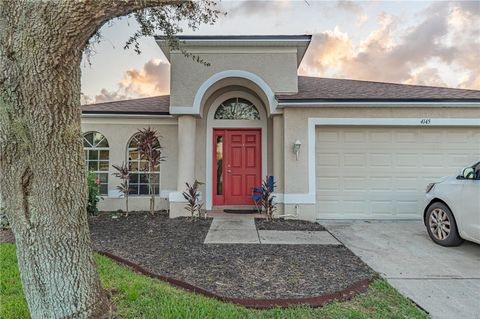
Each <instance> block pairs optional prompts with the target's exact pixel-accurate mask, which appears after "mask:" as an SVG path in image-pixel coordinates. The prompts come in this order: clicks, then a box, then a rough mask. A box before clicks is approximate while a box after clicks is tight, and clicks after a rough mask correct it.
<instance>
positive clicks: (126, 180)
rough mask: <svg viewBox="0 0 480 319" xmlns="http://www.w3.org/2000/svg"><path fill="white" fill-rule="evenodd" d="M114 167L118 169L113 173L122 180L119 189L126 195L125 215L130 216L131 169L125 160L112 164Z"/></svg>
mask: <svg viewBox="0 0 480 319" xmlns="http://www.w3.org/2000/svg"><path fill="white" fill-rule="evenodd" d="M112 166H113V168H114V169H115V170H116V172H115V173H113V175H114V176H115V177H118V178H120V180H121V181H122V182H121V183H120V185H118V186H117V189H118V190H119V191H120V192H121V193H122V194H123V196H124V197H125V217H128V195H129V193H130V185H129V184H130V171H129V169H128V165H127V164H125V162H123V163H122V165H112Z"/></svg>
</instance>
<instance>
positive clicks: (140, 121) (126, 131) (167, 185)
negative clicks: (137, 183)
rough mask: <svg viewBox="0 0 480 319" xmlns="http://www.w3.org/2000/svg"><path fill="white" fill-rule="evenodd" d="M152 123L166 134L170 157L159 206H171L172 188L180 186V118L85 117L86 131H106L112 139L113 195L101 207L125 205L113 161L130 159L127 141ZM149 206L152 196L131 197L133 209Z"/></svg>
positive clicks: (110, 184)
mask: <svg viewBox="0 0 480 319" xmlns="http://www.w3.org/2000/svg"><path fill="white" fill-rule="evenodd" d="M146 127H152V128H154V129H156V130H157V131H158V133H159V135H160V136H161V137H162V138H161V139H160V143H161V144H162V146H163V147H164V149H163V155H164V156H165V157H166V161H165V162H163V163H162V164H161V166H160V172H161V173H160V176H161V177H160V183H161V184H160V191H161V194H160V197H158V198H157V199H156V207H157V209H167V208H168V202H167V200H166V198H168V192H169V191H172V190H175V189H176V188H177V185H176V184H177V177H176V176H177V120H176V119H174V118H148V117H144V118H134V117H131V118H128V117H122V118H114V117H101V118H92V117H83V118H82V132H84V133H85V132H89V131H97V132H99V133H101V134H103V135H104V136H105V137H106V138H107V140H108V143H109V147H110V153H109V157H110V158H109V167H110V169H109V176H108V189H109V195H110V196H105V197H104V199H103V200H102V201H100V202H99V209H100V210H117V209H124V207H125V204H124V199H122V198H118V195H116V194H117V189H116V187H117V185H119V184H120V181H119V179H118V178H116V177H115V176H113V175H112V174H113V173H114V169H113V167H112V164H116V165H120V164H121V163H122V162H126V160H127V157H126V151H127V144H128V142H129V141H130V139H131V137H132V136H133V135H134V134H135V133H136V132H137V130H138V129H141V128H146ZM148 207H149V201H148V196H147V198H146V196H134V195H131V196H130V197H129V208H130V210H132V211H136V210H147V209H148Z"/></svg>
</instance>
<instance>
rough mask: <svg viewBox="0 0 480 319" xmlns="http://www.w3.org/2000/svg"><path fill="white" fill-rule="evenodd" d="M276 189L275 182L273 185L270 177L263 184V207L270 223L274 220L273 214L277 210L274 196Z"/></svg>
mask: <svg viewBox="0 0 480 319" xmlns="http://www.w3.org/2000/svg"><path fill="white" fill-rule="evenodd" d="M275 187H276V184H275V182H274V183H273V184H272V185H271V184H270V181H269V178H268V176H267V177H266V178H265V179H264V180H263V182H262V207H263V209H264V210H265V214H266V216H267V220H268V221H271V220H272V219H273V214H274V213H275V211H276V210H277V204H276V203H275V201H274V199H275V195H273V191H274V189H275Z"/></svg>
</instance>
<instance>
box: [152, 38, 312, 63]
mask: <svg viewBox="0 0 480 319" xmlns="http://www.w3.org/2000/svg"><path fill="white" fill-rule="evenodd" d="M166 39H167V38H166V37H165V36H158V35H157V36H155V41H156V42H157V44H158V46H159V47H160V49H161V50H162V51H163V53H164V54H165V57H166V58H167V59H168V60H169V61H170V51H171V49H172V48H171V47H170V46H169V45H168V43H167V42H166V41H165V40H166ZM177 39H178V40H179V42H180V45H181V46H182V47H184V48H190V50H192V51H194V49H192V47H195V46H197V47H198V46H200V47H219V46H227V47H229V48H245V47H257V48H259V47H270V48H271V47H294V48H296V50H297V67H298V65H300V62H301V61H302V59H303V56H304V55H305V52H306V51H307V48H308V46H309V44H310V41H311V40H312V35H310V34H296V35H294V34H290V35H179V36H177ZM186 50H187V51H188V49H186Z"/></svg>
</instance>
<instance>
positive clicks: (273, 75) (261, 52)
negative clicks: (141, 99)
mask: <svg viewBox="0 0 480 319" xmlns="http://www.w3.org/2000/svg"><path fill="white" fill-rule="evenodd" d="M189 52H191V53H193V54H195V55H199V56H200V57H201V58H202V59H204V60H205V61H207V62H209V63H211V65H210V66H208V67H206V66H203V65H201V64H200V63H197V62H195V61H193V60H192V59H191V58H188V57H185V56H184V55H183V54H181V53H175V52H172V53H171V55H170V61H171V70H170V72H171V86H170V87H171V92H170V95H171V97H170V102H171V106H173V107H188V106H192V105H193V101H194V98H195V94H196V92H197V90H198V89H199V87H200V86H201V85H202V83H203V82H205V81H206V80H207V79H208V78H209V77H211V76H212V75H214V74H216V73H218V72H221V71H225V70H244V71H248V72H251V73H254V74H256V75H258V76H259V77H261V78H262V79H263V80H264V81H265V82H266V83H267V84H268V85H269V86H270V88H271V89H272V90H273V91H274V92H275V93H295V92H297V90H298V82H297V53H296V49H292V48H275V49H274V48H270V49H267V48H263V49H262V48H243V49H242V48H235V49H232V48H215V51H212V50H208V49H206V48H192V49H189Z"/></svg>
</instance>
